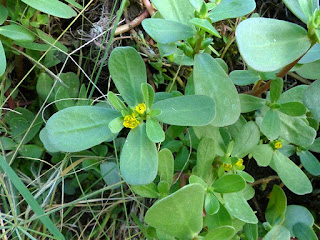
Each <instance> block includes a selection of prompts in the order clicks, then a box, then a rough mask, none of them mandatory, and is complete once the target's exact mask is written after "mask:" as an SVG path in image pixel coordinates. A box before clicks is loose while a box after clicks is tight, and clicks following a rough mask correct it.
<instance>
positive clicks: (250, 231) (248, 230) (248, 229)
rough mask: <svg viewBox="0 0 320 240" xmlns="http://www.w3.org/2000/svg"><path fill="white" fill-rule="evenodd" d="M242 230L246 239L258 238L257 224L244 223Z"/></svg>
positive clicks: (253, 239)
mask: <svg viewBox="0 0 320 240" xmlns="http://www.w3.org/2000/svg"><path fill="white" fill-rule="evenodd" d="M243 230H244V234H245V235H246V237H247V239H248V240H258V224H250V223H246V225H244V227H243Z"/></svg>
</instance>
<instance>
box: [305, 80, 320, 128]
mask: <svg viewBox="0 0 320 240" xmlns="http://www.w3.org/2000/svg"><path fill="white" fill-rule="evenodd" d="M319 93H320V80H317V81H315V82H313V83H312V84H311V85H310V86H309V87H308V88H307V89H306V91H305V92H304V95H303V103H304V104H305V105H306V107H307V108H308V109H309V110H310V111H311V113H312V115H313V117H314V118H315V119H317V120H318V121H319V122H320V105H319V102H320V94H319Z"/></svg>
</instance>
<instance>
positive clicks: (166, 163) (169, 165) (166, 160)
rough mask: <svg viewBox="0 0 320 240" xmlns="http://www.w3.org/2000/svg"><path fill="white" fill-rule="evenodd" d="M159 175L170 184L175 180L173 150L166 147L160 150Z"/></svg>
mask: <svg viewBox="0 0 320 240" xmlns="http://www.w3.org/2000/svg"><path fill="white" fill-rule="evenodd" d="M158 157H159V165H158V175H159V176H160V180H161V181H166V182H167V183H168V184H169V185H171V184H172V181H173V169H174V158H173V155H172V152H171V151H170V150H169V149H167V148H164V149H162V150H161V151H160V152H159V155H158Z"/></svg>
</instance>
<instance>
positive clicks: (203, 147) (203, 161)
mask: <svg viewBox="0 0 320 240" xmlns="http://www.w3.org/2000/svg"><path fill="white" fill-rule="evenodd" d="M215 147H216V143H215V141H214V140H213V139H211V138H207V137H204V138H202V139H201V141H200V143H199V146H198V151H197V171H196V174H197V175H198V176H199V177H201V178H203V179H206V178H207V177H208V175H209V174H210V171H212V163H213V160H214V158H215V157H216V150H215V149H216V148H215Z"/></svg>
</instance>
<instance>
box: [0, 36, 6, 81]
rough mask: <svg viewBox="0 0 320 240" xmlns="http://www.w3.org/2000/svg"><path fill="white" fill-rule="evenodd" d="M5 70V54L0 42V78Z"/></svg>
mask: <svg viewBox="0 0 320 240" xmlns="http://www.w3.org/2000/svg"><path fill="white" fill-rule="evenodd" d="M6 68H7V59H6V53H5V52H4V49H3V45H2V42H1V41H0V76H2V75H3V74H4V72H5V71H6Z"/></svg>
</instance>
